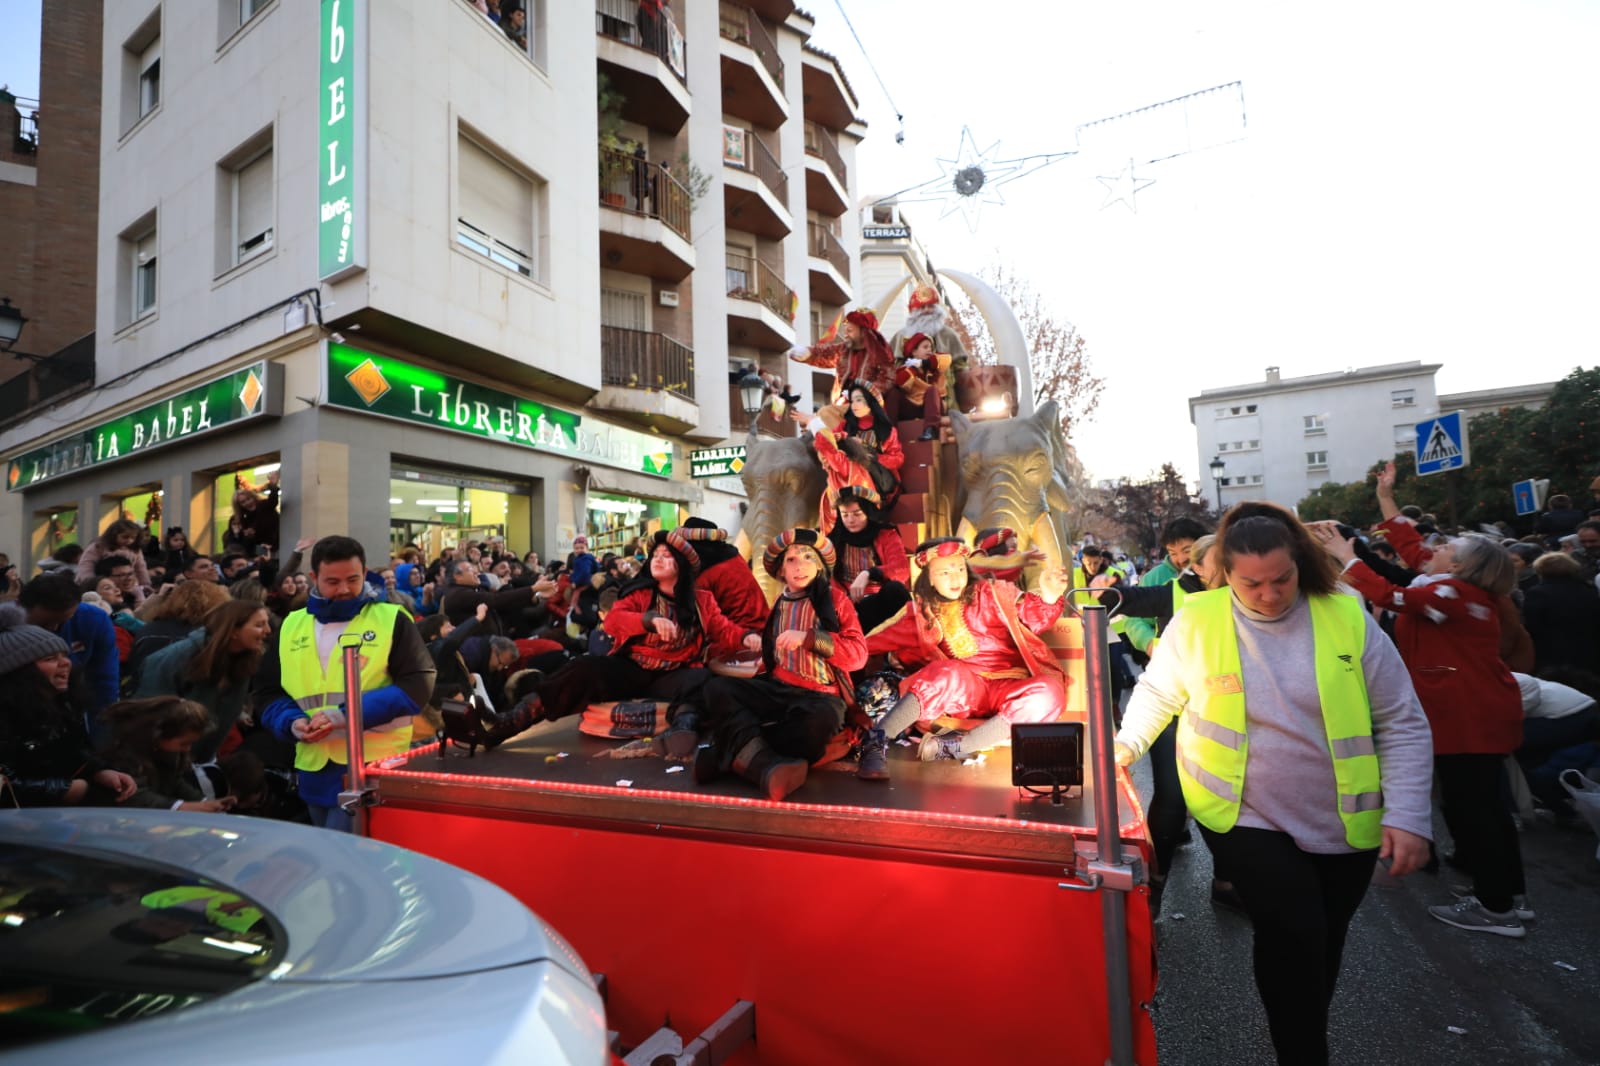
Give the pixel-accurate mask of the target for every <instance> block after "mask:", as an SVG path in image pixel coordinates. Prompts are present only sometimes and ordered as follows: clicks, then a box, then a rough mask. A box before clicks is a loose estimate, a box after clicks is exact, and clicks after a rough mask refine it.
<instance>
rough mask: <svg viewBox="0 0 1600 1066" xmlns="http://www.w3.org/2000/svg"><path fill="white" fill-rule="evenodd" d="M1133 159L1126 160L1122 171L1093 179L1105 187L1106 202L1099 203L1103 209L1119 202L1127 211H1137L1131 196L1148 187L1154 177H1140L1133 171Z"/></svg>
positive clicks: (1137, 208) (1136, 205) (1154, 180)
mask: <svg viewBox="0 0 1600 1066" xmlns="http://www.w3.org/2000/svg"><path fill="white" fill-rule="evenodd" d="M1133 166H1134V163H1133V160H1131V159H1130V160H1128V165H1127V166H1125V167H1123V168H1122V173H1121V174H1118V175H1116V176H1115V177H1112V176H1110V175H1097V176H1096V177H1095V179H1094V180H1095V181H1098V182H1099V183H1100V184H1101V185H1104V186H1105V187H1106V202H1105V203H1103V204H1101V205H1100V210H1102V211H1104V210H1105V209H1106V208H1108V207H1110V206H1111V205H1112V204H1114V203H1117V202H1119V201H1120V202H1121V203H1123V204H1125V205H1127V208H1128V210H1129V211H1132V212H1133V213H1134V214H1136V215H1137V214H1138V213H1139V205H1138V204H1136V203H1134V201H1133V198H1134V195H1135V194H1136V193H1138V191H1139V190H1140V189H1144V188H1148V187H1149V186H1151V185H1154V184H1155V183H1156V179H1154V178H1140V177H1137V176H1135V175H1134V173H1133Z"/></svg>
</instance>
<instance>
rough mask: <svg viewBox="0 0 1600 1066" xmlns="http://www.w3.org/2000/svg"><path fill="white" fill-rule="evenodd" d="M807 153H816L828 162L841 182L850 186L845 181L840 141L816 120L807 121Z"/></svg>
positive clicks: (847, 186) (846, 186)
mask: <svg viewBox="0 0 1600 1066" xmlns="http://www.w3.org/2000/svg"><path fill="white" fill-rule="evenodd" d="M806 154H807V155H814V156H816V157H817V158H818V159H820V160H822V161H823V162H824V163H826V164H827V166H828V169H829V170H831V171H833V176H834V177H836V178H838V179H839V184H840V185H843V186H844V187H845V188H849V187H850V186H849V183H848V182H847V181H845V174H846V170H845V167H844V158H843V157H842V156H840V155H839V141H838V139H837V138H836V137H834V135H833V131H832V130H827V129H823V128H822V127H821V126H819V125H817V124H816V123H815V122H807V123H806Z"/></svg>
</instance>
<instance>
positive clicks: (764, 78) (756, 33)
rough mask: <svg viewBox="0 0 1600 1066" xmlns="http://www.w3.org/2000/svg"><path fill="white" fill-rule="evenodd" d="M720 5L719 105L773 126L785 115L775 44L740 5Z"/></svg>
mask: <svg viewBox="0 0 1600 1066" xmlns="http://www.w3.org/2000/svg"><path fill="white" fill-rule="evenodd" d="M720 5H721V6H720V14H719V19H718V28H719V30H720V31H721V36H722V40H721V42H720V45H721V59H722V63H721V66H722V108H723V110H724V111H726V112H727V113H728V114H730V115H738V116H739V117H740V118H743V119H748V120H749V121H751V122H753V123H755V124H756V125H758V126H766V127H768V128H769V129H776V128H778V127H779V126H781V125H783V124H784V122H785V121H787V120H788V118H789V104H788V102H787V101H786V100H785V99H784V96H783V60H781V59H779V58H778V43H777V42H776V41H774V40H773V39H772V31H771V30H769V29H767V27H766V25H765V24H764V23H763V22H762V21H761V19H760V18H759V17H758V16H757V15H756V13H755V12H754V11H752V10H750V8H748V7H746V6H745V5H744V4H736V3H733V2H732V0H720Z"/></svg>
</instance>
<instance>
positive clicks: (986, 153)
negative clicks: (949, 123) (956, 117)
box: [938, 126, 1022, 230]
mask: <svg viewBox="0 0 1600 1066" xmlns="http://www.w3.org/2000/svg"><path fill="white" fill-rule="evenodd" d="M999 150H1000V142H999V141H995V142H994V143H993V144H991V145H990V146H989V147H988V148H986V149H984V150H983V151H981V152H980V151H978V145H977V143H976V142H975V141H973V139H972V131H971V130H970V129H968V128H967V127H965V126H962V127H961V147H960V148H959V149H958V150H957V151H956V157H955V158H954V159H940V160H938V163H939V169H940V170H941V171H942V172H943V173H942V174H941V176H940V178H939V179H938V181H939V182H941V183H942V184H943V192H944V209H943V210H942V211H940V212H939V217H940V218H947V217H949V216H950V215H952V214H954V213H955V212H957V211H960V212H961V215H962V217H963V218H965V219H966V220H967V228H968V229H971V230H976V229H977V228H978V213H979V212H980V211H981V210H982V209H983V205H984V204H1001V205H1004V204H1005V202H1006V201H1005V197H1003V196H1001V195H1000V186H1001V185H1002V184H1003V183H1005V182H1006V181H1008V180H1009V179H1010V178H1012V177H1014V176H1015V175H1016V172H1017V171H1019V170H1021V169H1022V160H1018V159H1006V160H1001V159H997V158H996V156H997V154H998V153H999Z"/></svg>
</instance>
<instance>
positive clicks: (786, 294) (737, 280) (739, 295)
mask: <svg viewBox="0 0 1600 1066" xmlns="http://www.w3.org/2000/svg"><path fill="white" fill-rule="evenodd" d="M727 292H728V295H729V296H731V297H732V298H733V299H735V300H753V301H755V302H756V303H760V304H764V305H765V306H766V308H767V310H769V311H771V312H772V313H773V314H775V315H777V316H778V317H779V318H781V319H783V320H784V321H785V322H789V323H793V322H794V303H795V296H794V290H793V289H791V288H789V286H788V285H787V284H785V283H784V280H783V273H782V272H781V271H779V270H777V269H775V268H773V267H771V266H768V265H767V264H766V263H764V262H762V261H761V260H760V259H758V258H756V257H755V256H752V255H739V254H737V253H734V252H729V253H728V258H727Z"/></svg>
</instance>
